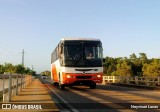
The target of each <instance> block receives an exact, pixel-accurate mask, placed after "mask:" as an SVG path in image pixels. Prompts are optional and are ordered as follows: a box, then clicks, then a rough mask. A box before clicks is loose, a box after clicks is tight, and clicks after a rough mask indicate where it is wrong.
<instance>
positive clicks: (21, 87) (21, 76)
mask: <svg viewBox="0 0 160 112" xmlns="http://www.w3.org/2000/svg"><path fill="white" fill-rule="evenodd" d="M20 85H21V91H22V74H21V82H20Z"/></svg>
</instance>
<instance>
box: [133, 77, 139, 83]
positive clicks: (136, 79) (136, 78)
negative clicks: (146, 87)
mask: <svg viewBox="0 0 160 112" xmlns="http://www.w3.org/2000/svg"><path fill="white" fill-rule="evenodd" d="M134 78H135V79H134V80H135V84H137V85H138V76H135V77H134Z"/></svg>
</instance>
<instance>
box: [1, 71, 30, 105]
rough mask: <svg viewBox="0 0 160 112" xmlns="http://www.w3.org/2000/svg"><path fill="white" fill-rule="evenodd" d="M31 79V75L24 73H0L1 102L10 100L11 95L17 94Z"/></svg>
mask: <svg viewBox="0 0 160 112" xmlns="http://www.w3.org/2000/svg"><path fill="white" fill-rule="evenodd" d="M31 81H32V76H31V75H24V74H10V73H7V74H0V85H1V86H0V97H2V98H3V102H10V101H11V97H12V96H15V95H18V92H20V91H21V90H22V89H23V88H24V87H25V86H26V85H28V84H29V83H30V82H31Z"/></svg>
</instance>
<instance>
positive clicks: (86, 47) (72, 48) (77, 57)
mask: <svg viewBox="0 0 160 112" xmlns="http://www.w3.org/2000/svg"><path fill="white" fill-rule="evenodd" d="M64 66H71V67H101V66H102V47H101V45H100V44H99V43H93V42H92V43H91V42H90V43H89V42H84V43H83V45H82V43H81V42H79V43H77V44H75V43H74V45H72V44H67V45H65V46H64Z"/></svg>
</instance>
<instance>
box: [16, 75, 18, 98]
mask: <svg viewBox="0 0 160 112" xmlns="http://www.w3.org/2000/svg"><path fill="white" fill-rule="evenodd" d="M16 95H18V74H17V75H16Z"/></svg>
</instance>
